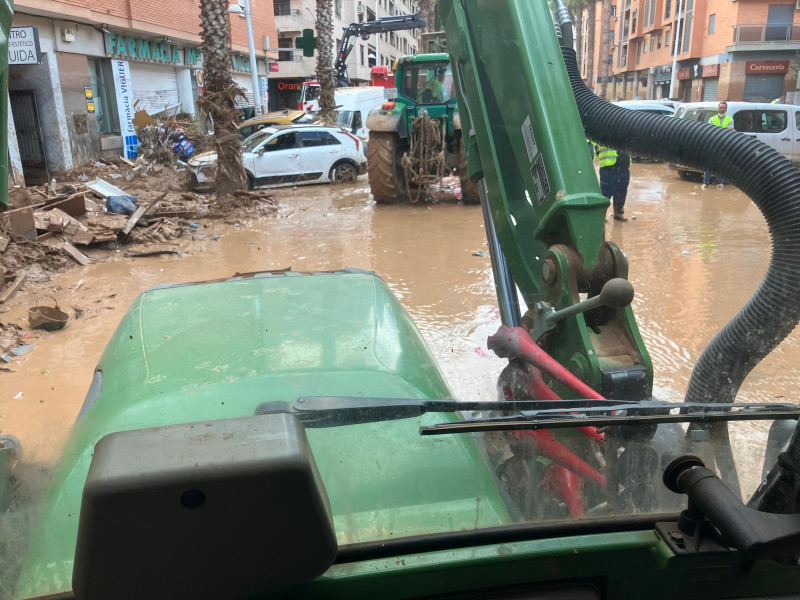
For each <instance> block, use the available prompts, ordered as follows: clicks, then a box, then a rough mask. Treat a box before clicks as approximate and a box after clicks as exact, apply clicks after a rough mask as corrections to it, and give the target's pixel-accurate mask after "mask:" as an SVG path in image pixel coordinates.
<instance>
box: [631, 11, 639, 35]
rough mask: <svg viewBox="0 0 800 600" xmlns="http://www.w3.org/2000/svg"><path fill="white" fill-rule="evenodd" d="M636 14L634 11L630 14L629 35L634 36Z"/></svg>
mask: <svg viewBox="0 0 800 600" xmlns="http://www.w3.org/2000/svg"><path fill="white" fill-rule="evenodd" d="M638 12H639V11H637V10H636V9H634V10H633V12H632V13H631V35H636V14H637V13H638Z"/></svg>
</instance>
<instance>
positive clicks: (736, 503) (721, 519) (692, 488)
mask: <svg viewBox="0 0 800 600" xmlns="http://www.w3.org/2000/svg"><path fill="white" fill-rule="evenodd" d="M664 485H666V486H667V488H669V489H670V490H671V491H673V492H675V493H676V494H686V495H687V496H688V497H689V505H688V507H687V508H686V510H684V511H683V512H682V513H681V516H680V519H679V520H678V529H679V530H680V532H681V533H682V534H683V536H684V540H685V541H684V543H685V544H686V546H687V547H694V548H700V546H701V545H702V543H703V541H704V540H703V539H702V538H703V537H711V538H712V539H711V540H710V541H712V542H716V543H719V544H722V545H723V546H727V547H728V548H733V549H735V550H738V551H739V552H740V553H741V554H742V558H743V559H744V560H743V562H742V564H741V567H742V568H743V569H744V570H748V569H749V567H750V566H752V563H753V561H754V560H756V559H760V558H770V559H772V560H775V561H778V562H782V563H785V562H787V561H789V562H791V563H793V564H797V558H798V557H800V515H786V514H780V515H778V514H771V513H764V512H759V511H756V510H753V509H750V508H747V507H746V506H745V505H744V504H743V503H742V501H741V500H740V499H739V498H738V497H737V496H736V495H735V494H734V493H733V492H731V491H730V490H729V489H728V488H727V487H726V486H725V484H724V483H722V481H721V480H720V479H719V478H718V477H717V476H716V474H715V473H714V472H713V471H712V470H711V469H707V468H706V466H705V465H704V464H703V461H701V460H700V459H699V458H697V457H696V456H691V455H683V456H680V457H678V458H676V459H674V460H673V461H672V462H670V463H669V465H667V467H666V469H664ZM687 538H688V539H687ZM713 538H716V539H713Z"/></svg>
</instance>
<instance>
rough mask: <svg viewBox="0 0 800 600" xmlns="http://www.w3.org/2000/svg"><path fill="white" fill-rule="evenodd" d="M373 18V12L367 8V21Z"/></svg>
mask: <svg viewBox="0 0 800 600" xmlns="http://www.w3.org/2000/svg"><path fill="white" fill-rule="evenodd" d="M374 20H375V13H374V12H373V10H372V9H371V8H368V9H367V21H374Z"/></svg>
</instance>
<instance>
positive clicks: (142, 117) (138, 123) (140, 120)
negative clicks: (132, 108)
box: [131, 110, 157, 129]
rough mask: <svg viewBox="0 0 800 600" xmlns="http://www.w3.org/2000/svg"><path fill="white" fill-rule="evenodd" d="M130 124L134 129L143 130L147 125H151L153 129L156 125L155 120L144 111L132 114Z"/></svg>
mask: <svg viewBox="0 0 800 600" xmlns="http://www.w3.org/2000/svg"><path fill="white" fill-rule="evenodd" d="M131 122H132V123H133V126H134V127H136V129H144V128H145V127H147V126H148V125H152V126H153V127H155V126H156V125H157V123H156V120H155V119H154V118H153V117H151V116H150V115H149V114H148V112H147V111H146V110H137V111H136V112H135V113H133V119H132V120H131Z"/></svg>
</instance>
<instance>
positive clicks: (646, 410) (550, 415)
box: [419, 401, 800, 435]
mask: <svg viewBox="0 0 800 600" xmlns="http://www.w3.org/2000/svg"><path fill="white" fill-rule="evenodd" d="M611 411H614V412H616V413H617V414H609V412H611ZM618 411H627V412H618ZM672 411H677V414H672ZM799 417H800V406H796V405H794V404H766V403H751V402H748V403H744V402H736V403H733V404H719V403H700V402H693V403H681V404H674V403H672V402H655V401H650V402H639V403H636V404H635V405H631V404H625V405H617V406H611V407H606V408H600V409H598V408H596V407H588V408H586V409H583V410H581V412H580V413H575V411H574V409H572V410H571V409H570V408H568V407H565V408H555V409H543V410H533V411H530V410H527V411H522V412H521V413H520V414H518V415H511V416H507V417H489V418H479V419H472V420H467V421H453V422H450V423H438V424H435V425H427V426H422V427H420V429H419V432H420V435H440V434H445V433H470V432H486V431H509V430H519V429H523V430H525V429H528V430H530V429H564V428H572V427H583V426H589V425H594V426H597V427H606V426H615V425H652V424H654V423H655V424H659V423H688V422H692V423H713V422H715V421H777V420H780V419H797V418H799Z"/></svg>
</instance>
